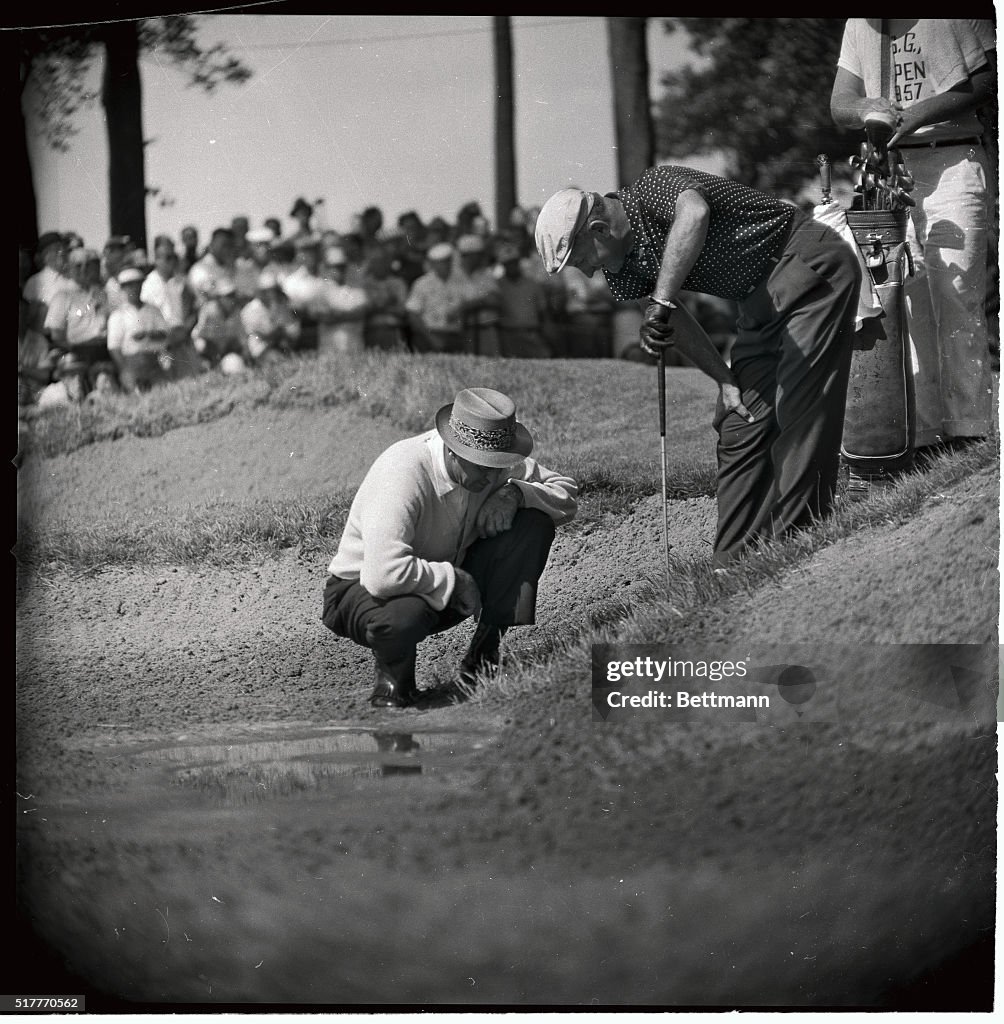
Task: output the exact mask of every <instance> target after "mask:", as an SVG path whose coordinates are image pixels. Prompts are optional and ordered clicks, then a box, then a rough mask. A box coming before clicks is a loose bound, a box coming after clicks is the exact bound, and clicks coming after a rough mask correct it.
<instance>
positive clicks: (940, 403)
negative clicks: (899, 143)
mask: <svg viewBox="0 0 1004 1024" xmlns="http://www.w3.org/2000/svg"><path fill="white" fill-rule="evenodd" d="M900 152H901V154H902V156H903V161H904V163H905V164H906V168H907V171H908V172H909V173H910V174H912V175H913V177H914V181H915V184H916V187H915V189H914V192H913V193H912V195H913V198H914V199H915V200H916V203H917V205H916V207H914V208H913V209H912V210H911V227H912V231H911V232H910V234H909V235H908V237H909V241H910V248H911V252H912V253H913V256H914V261H915V264H916V273H915V275H914V276H913V277H912V278H908V279H907V282H906V289H905V290H906V300H907V316H908V321H907V322H908V324H909V330H910V342H911V345H910V348H911V362H912V371H913V379H914V388H915V396H916V418H915V423H916V436H915V444H916V445H917V446H918V447H920V446H923V445H929V444H935V443H936V442H938V441H941V440H945V439H947V438H949V437H974V436H981V435H986V434H989V433H990V429H991V423H992V417H993V414H994V410H993V379H992V371H991V366H990V351H989V348H988V340H987V324H986V310H985V302H986V289H987V230H988V220H987V218H988V215H989V202H990V199H989V197H988V187H987V182H988V177H989V169H988V163H987V158H986V154H985V152H984V150H983V148H982V146H979V145H976V144H973V145H972V146H969V145H964V146H939V147H937V148H929V147H927V148H917V149H913V148H908V149H903V150H901V151H900ZM994 187H996V183H994Z"/></svg>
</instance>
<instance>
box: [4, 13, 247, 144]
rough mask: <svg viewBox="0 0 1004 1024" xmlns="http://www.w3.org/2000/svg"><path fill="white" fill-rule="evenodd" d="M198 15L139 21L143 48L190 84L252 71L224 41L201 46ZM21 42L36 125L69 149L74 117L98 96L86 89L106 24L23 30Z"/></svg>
mask: <svg viewBox="0 0 1004 1024" xmlns="http://www.w3.org/2000/svg"><path fill="white" fill-rule="evenodd" d="M199 20H200V19H199V18H197V17H191V16H187V15H169V16H166V17H162V18H145V19H143V20H141V21H140V23H139V44H140V48H141V50H142V51H143V52H144V53H146V54H150V55H155V56H156V57H157V58H158V59H161V60H163V61H165V62H167V63H170V64H172V65H173V66H175V67H176V68H177V69H178V70H179V71H180V72H181V73H183V74H184V75H185V76H186V77H187V79H188V81H187V84H188V85H189V86H197V87H199V88H201V89H203V90H205V91H206V92H213V91H214V90H215V89H216V87H217V86H218V85H220V84H221V83H223V82H229V83H233V84H240V83H242V82H245V81H247V79H248V78H250V77H251V71H250V70H249V69H248V68H246V67H245V66H244V65H243V64H242V63H241V62H240V60H238V58H236V57H234V56H233V55H232V54H230V53H229V52H228V51H227V49H226V47H225V46H224V45H223V44H222V43H217V44H216V45H214V46H211V47H208V48H206V49H203V48H202V47H201V46H200V45H199V43H198V39H197V31H198V25H199ZM18 35H19V42H20V64H21V90H22V92H23V91H24V89H25V86H26V85H27V83H28V79H29V76H30V77H31V79H32V81H33V85H34V87H35V89H34V91H35V96H36V107H35V113H36V115H37V117H38V122H37V123H38V127H39V129H40V130H41V131H42V133H43V134H44V136H45V139H46V141H47V142H48V143H49V145H50V146H52V147H53V148H54V149H57V150H61V151H64V152H65V151H66V150H67V149H68V148H69V145H70V139H71V138H72V136H73V135H74V134H75V132H76V129H75V128H74V126H73V118H74V116H75V115H76V114H77V113H78V112H79V111H80V110H82V109H84V108H86V107H88V106H89V105H90V104H92V103H93V102H94V101H95V100H96V99H97V98H98V97H99V95H100V93H99V92H96V91H94V90H90V89H88V88H87V81H88V75H89V72H90V69H91V67H92V66H93V64H94V61H95V60H96V59H97V58H98V57H99V56H100V55H101V53H102V50H103V47H104V44H105V38H104V34H103V31H102V26H101V25H100V24H98V25H84V26H73V27H71V28H55V29H42V30H38V31H32V30H23V31H21V32H19V33H18Z"/></svg>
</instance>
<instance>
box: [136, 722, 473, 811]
mask: <svg viewBox="0 0 1004 1024" xmlns="http://www.w3.org/2000/svg"><path fill="white" fill-rule="evenodd" d="M492 742H493V737H492V734H490V733H480V732H455V731H452V732H451V731H439V732H432V731H430V732H393V731H389V730H383V729H362V728H347V727H333V728H325V729H321V730H318V731H317V732H316V733H313V734H311V735H300V736H296V737H288V736H286V737H283V738H267V739H262V738H256V739H251V740H240V741H234V742H231V741H228V740H221V741H218V742H210V743H206V742H193V743H178V744H176V745H173V746H165V747H154V748H145V749H143V750H141V751H136V750H133V751H130V752H128V753H123V754H122V755H121V756H120V759H121V760H122V761H123V762H126V763H129V764H130V766H131V767H134V768H135V769H137V770H138V775H139V776H140V777H134V781H135V784H136V785H134V786H131V787H130V788H131V789H132V790H133V791H134V792H135V790H136V788H137V785H142V786H143V788H144V789H145V790H146V791H147V793H150V792H151V789H152V790H160V792H161V793H162V794H164V795H167V793H171V794H172V795H173V796H175V797H179V796H184V797H185V798H186V799H188V800H189V801H192V798H194V801H192V802H193V804H201V805H202V806H211V807H217V808H221V807H222V808H240V807H247V806H249V805H252V804H259V803H263V802H267V801H271V800H277V799H281V800H288V799H295V798H296V797H299V796H317V795H318V794H319V793H320V792H323V791H324V790H326V789H330V788H334V787H337V786H338V785H339V784H342V783H345V782H346V781H348V780H353V781H355V780H360V779H363V780H365V779H388V778H399V777H401V776H406V775H408V776H414V775H421V774H423V773H438V772H449V771H451V770H453V771H455V770H459V769H460V768H462V767H463V766H464V765H465V764H466V763H469V757H470V756H471V755H474V754H476V753H477V752H478V751H479V750H483V749H484V748H486V747H488V746H490V745H491V743H492Z"/></svg>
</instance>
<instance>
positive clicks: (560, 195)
mask: <svg viewBox="0 0 1004 1024" xmlns="http://www.w3.org/2000/svg"><path fill="white" fill-rule="evenodd" d="M592 208H593V197H592V195H591V194H590V193H589V192H583V191H582V190H581V189H578V188H563V189H562V190H561V191H560V192H555V193H554V195H553V196H551V198H550V199H548V201H547V202H546V203H544V205H543V206H542V207H541V208H540V213H539V214H538V216H537V227H536V229H535V231H534V240H535V241H536V243H537V252H539V253H540V258H541V260H542V261H543V263H544V270H545V271H547V273H548V274H557V273H558V271H559V270H561V268H562V267H563V266H564V265H565V264H566V263H567V262H568V257H569V256H570V255H571V252H572V245H573V243H574V241H575V235H576V233H577V232H578V230H579V229H580V228H581V227H582V225H583V224H585V223H586V218H587V217H588V216H589V211H590V210H591V209H592Z"/></svg>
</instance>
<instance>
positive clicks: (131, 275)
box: [117, 267, 146, 284]
mask: <svg viewBox="0 0 1004 1024" xmlns="http://www.w3.org/2000/svg"><path fill="white" fill-rule="evenodd" d="M145 277H146V274H144V273H143V271H142V270H140V269H139V267H126V268H125V270H123V271H121V272H120V273H119V276H118V279H117V280H118V283H119V284H132V283H133V282H134V281H142V280H143V279H144V278H145Z"/></svg>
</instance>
